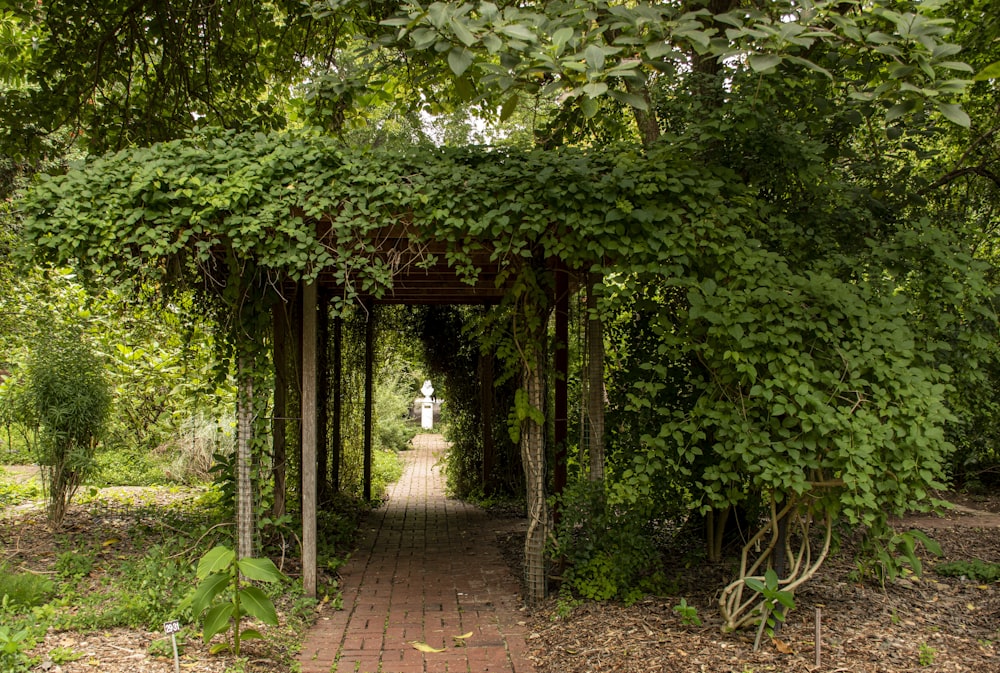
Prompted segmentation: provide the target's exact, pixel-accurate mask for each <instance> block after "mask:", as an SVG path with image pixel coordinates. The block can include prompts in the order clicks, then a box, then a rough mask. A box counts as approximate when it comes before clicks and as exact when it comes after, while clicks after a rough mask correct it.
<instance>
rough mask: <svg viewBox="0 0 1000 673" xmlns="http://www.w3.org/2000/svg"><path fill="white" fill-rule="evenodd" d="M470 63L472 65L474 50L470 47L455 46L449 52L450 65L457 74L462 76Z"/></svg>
mask: <svg viewBox="0 0 1000 673" xmlns="http://www.w3.org/2000/svg"><path fill="white" fill-rule="evenodd" d="M470 65H472V52H470V51H469V50H468V49H459V48H458V47H455V48H453V49H452V50H451V51H449V52H448V67H450V68H451V71H452V72H453V73H455V75H456V76H458V77H461V76H462V74H463V73H464V72H465V71H466V70H468V69H469V66H470Z"/></svg>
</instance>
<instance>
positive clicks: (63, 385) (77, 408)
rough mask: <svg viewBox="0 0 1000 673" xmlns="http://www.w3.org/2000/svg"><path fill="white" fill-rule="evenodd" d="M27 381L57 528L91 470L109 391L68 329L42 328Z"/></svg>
mask: <svg viewBox="0 0 1000 673" xmlns="http://www.w3.org/2000/svg"><path fill="white" fill-rule="evenodd" d="M26 380H27V394H28V399H29V400H30V401H31V408H32V412H33V414H34V420H35V422H36V423H37V425H38V428H39V431H40V441H39V448H38V451H39V455H38V457H37V459H38V464H39V465H40V466H41V468H42V478H43V483H44V484H45V487H46V491H47V497H48V501H49V512H48V513H49V523H50V525H51V526H52V527H53V528H58V527H59V526H60V525H61V524H62V520H63V517H64V516H65V514H66V508H67V507H68V506H69V502H70V500H71V499H72V498H73V495H74V494H75V493H76V490H77V488H79V486H80V484H81V483H83V480H84V479H85V478H86V477H87V475H88V474H89V473H90V472H91V471H92V470H93V465H94V453H95V451H96V449H97V443H98V441H99V440H100V438H101V434H102V432H103V430H104V424H105V421H106V420H107V417H108V411H109V409H110V405H111V391H110V388H109V385H108V382H107V380H106V379H105V377H104V371H103V365H102V363H101V360H100V358H99V357H98V355H97V353H96V352H94V350H93V349H92V348H91V347H90V346H89V344H87V343H86V342H85V341H84V338H83V335H82V334H81V332H80V330H79V329H78V328H75V327H72V326H56V325H50V326H48V329H43V330H42V336H41V337H40V338H39V341H38V343H37V344H36V346H35V349H34V352H33V353H32V356H31V359H30V361H29V363H28V367H27V376H26Z"/></svg>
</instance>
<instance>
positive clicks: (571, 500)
mask: <svg viewBox="0 0 1000 673" xmlns="http://www.w3.org/2000/svg"><path fill="white" fill-rule="evenodd" d="M558 507H559V511H560V512H561V514H560V519H559V525H558V526H557V528H556V536H555V541H554V543H553V544H552V547H551V548H550V550H549V554H550V556H551V557H552V558H553V559H554V560H556V561H557V562H559V563H562V564H565V569H564V570H563V573H562V576H563V582H564V586H566V587H568V588H569V589H571V590H572V591H573V592H575V593H577V594H578V595H580V596H582V597H584V598H589V599H592V600H609V599H620V600H623V601H625V602H627V603H631V602H634V601H635V600H637V599H638V598H640V597H641V596H642V593H643V592H644V591H645V592H655V591H656V590H657V589H658V586H657V584H658V583H659V577H658V575H657V574H656V568H657V566H658V562H659V556H658V554H657V552H656V548H655V546H654V545H653V543H652V541H651V538H650V536H649V535H648V532H647V531H646V530H645V526H644V523H643V521H642V518H641V517H638V516H635V513H633V512H629V511H627V510H621V509H620V508H616V507H612V506H610V505H609V504H608V503H607V499H606V497H605V494H604V485H603V483H600V482H589V481H578V482H574V483H572V484H569V485H568V486H567V487H566V489H565V490H564V491H563V494H562V496H561V497H560V498H559V499H558Z"/></svg>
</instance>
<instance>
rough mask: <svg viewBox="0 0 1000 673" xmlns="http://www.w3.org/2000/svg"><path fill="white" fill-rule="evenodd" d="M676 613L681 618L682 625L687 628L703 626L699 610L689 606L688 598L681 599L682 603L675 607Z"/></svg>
mask: <svg viewBox="0 0 1000 673" xmlns="http://www.w3.org/2000/svg"><path fill="white" fill-rule="evenodd" d="M674 612H676V613H677V616H678V617H680V618H681V624H684V625H685V626H701V619H700V618H699V617H698V608H696V607H695V606H693V605H688V602H687V599H686V598H681V602H680V603H678V604H677V605H675V606H674Z"/></svg>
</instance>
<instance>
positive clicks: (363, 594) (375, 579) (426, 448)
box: [299, 435, 534, 673]
mask: <svg viewBox="0 0 1000 673" xmlns="http://www.w3.org/2000/svg"><path fill="white" fill-rule="evenodd" d="M447 446H448V445H447V443H446V442H445V441H444V439H442V437H441V436H440V435H418V436H417V438H416V439H415V440H414V449H413V450H412V451H407V452H406V453H405V454H404V458H405V461H406V465H405V470H404V472H403V476H402V478H401V479H400V480H399V481H398V482H397V483H396V484H394V485H393V486H392V487H391V488H390V490H389V498H388V501H387V502H386V503H385V504H384V505H383V506H382V507H381V508H379V509H378V510H376V511H374V512H373V513H372V514H370V515H369V516H368V517H367V518H366V519H365V521H364V523H363V524H362V530H361V542H360V544H359V547H358V550H357V551H356V552H355V553H354V555H353V556H352V557H351V559H350V560H349V561H348V563H347V564H346V565H345V566H344V567H343V568H341V588H342V591H343V610H340V611H335V612H334V611H330V610H327V611H325V612H324V613H322V614H321V615H320V618H319V620H318V621H317V623H316V625H315V626H314V627H313V628H312V629H311V630H310V632H309V633H308V634H307V637H306V640H305V642H304V643H303V646H302V653H301V654H300V655H299V661H300V662H301V664H302V673H330V672H331V671H334V672H336V673H455V672H456V671H460V672H462V673H494V672H497V673H532V672H533V670H534V669H533V667H532V666H531V663H530V662H529V661H528V659H527V656H526V652H527V646H526V643H525V637H526V630H525V626H524V622H523V621H522V620H523V615H522V614H521V613H520V612H519V611H518V608H519V607H520V604H521V603H520V598H519V596H518V591H519V589H520V584H519V581H518V580H517V579H516V578H515V577H514V576H513V575H512V574H511V573H510V570H509V569H508V567H507V566H506V565H505V563H504V561H503V559H502V557H501V555H500V550H499V548H498V547H497V544H496V535H495V532H494V531H495V529H496V528H497V526H496V525H494V522H492V521H490V520H489V519H488V518H487V516H486V515H485V513H484V512H483V511H482V510H481V509H479V508H478V507H475V506H473V505H469V504H466V503H463V502H459V501H457V500H449V499H447V498H446V497H445V495H444V477H443V476H442V474H441V468H440V466H439V465H438V464H437V462H438V459H439V457H440V456H441V454H442V453H443V452H444V451H445V450H446V449H447ZM467 633H471V634H472V635H471V636H469V637H468V638H465V639H459V638H456V636H461V635H465V634H467ZM414 642H416V643H426V644H427V645H430V646H431V647H434V648H437V649H442V648H444V651H443V652H429V653H425V652H421V651H419V650H417V649H416V648H414V647H413V644H412V643H414Z"/></svg>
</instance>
